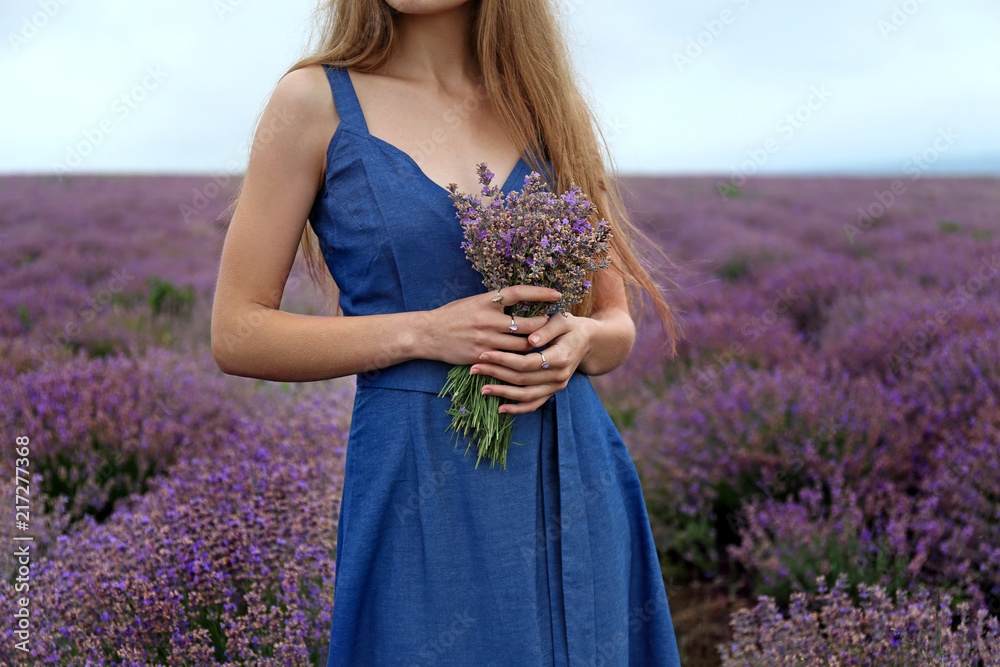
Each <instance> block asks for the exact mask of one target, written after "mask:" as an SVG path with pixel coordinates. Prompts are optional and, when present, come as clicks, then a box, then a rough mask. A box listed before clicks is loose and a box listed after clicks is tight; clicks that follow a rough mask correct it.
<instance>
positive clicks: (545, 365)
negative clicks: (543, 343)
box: [538, 352, 549, 368]
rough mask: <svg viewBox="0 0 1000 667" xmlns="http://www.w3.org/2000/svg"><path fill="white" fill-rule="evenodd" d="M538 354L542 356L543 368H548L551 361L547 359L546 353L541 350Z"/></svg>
mask: <svg viewBox="0 0 1000 667" xmlns="http://www.w3.org/2000/svg"><path fill="white" fill-rule="evenodd" d="M538 354H540V355H541V356H542V368H548V367H549V362H547V361H545V354H544V353H543V352H539V353H538Z"/></svg>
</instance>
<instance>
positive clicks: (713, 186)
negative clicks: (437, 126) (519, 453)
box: [0, 176, 1000, 667]
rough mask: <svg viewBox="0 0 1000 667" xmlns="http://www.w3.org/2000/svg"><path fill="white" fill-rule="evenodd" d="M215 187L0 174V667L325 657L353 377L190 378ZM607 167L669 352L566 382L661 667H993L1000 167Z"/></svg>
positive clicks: (223, 188) (215, 231) (638, 356)
mask: <svg viewBox="0 0 1000 667" xmlns="http://www.w3.org/2000/svg"><path fill="white" fill-rule="evenodd" d="M235 186H236V182H235V181H234V180H233V179H229V178H225V177H216V178H213V177H210V176H206V177H203V178H198V177H185V178H181V177H116V176H80V177H72V178H65V179H63V180H62V181H60V180H58V179H55V178H46V177H6V178H0V284H2V292H0V293H2V299H3V307H2V308H0V333H2V338H0V395H2V396H3V402H2V405H3V407H2V411H0V420H2V426H3V434H4V438H5V442H6V451H7V455H6V456H4V457H3V466H4V468H3V470H4V479H5V480H7V486H8V488H7V491H6V492H5V494H4V495H5V497H6V498H8V499H9V500H8V501H7V505H6V509H5V512H6V515H7V517H8V518H6V519H5V520H4V522H3V524H2V525H3V532H2V539H3V548H2V549H0V571H2V574H3V582H2V583H0V613H2V616H3V622H2V625H0V637H2V642H0V664H4V665H6V664H12V665H13V664H37V665H55V664H58V665H71V666H76V665H79V666H84V665H193V666H194V665H209V664H240V665H274V666H277V665H281V666H287V665H303V666H307V665H322V664H325V659H326V651H327V640H328V634H329V623H330V609H331V606H332V604H333V597H332V591H333V581H334V576H335V566H336V563H335V562H334V561H335V554H336V544H335V538H336V517H337V511H338V503H339V497H340V480H341V479H342V475H343V459H344V452H345V444H346V436H347V429H348V427H349V420H350V409H351V400H352V397H353V390H352V385H351V382H350V379H349V378H341V379H337V380H331V381H329V382H317V383H306V384H287V383H271V382H262V381H257V380H251V379H246V378H235V377H230V376H226V375H224V374H222V373H221V372H220V371H219V370H218V369H217V368H216V366H215V363H214V362H213V360H212V355H211V352H210V347H209V342H210V341H209V324H210V319H209V317H210V312H211V304H212V290H213V287H214V282H215V278H216V274H217V270H218V260H219V254H220V252H221V248H222V242H223V239H224V235H225V229H226V224H227V220H226V218H225V212H224V211H225V208H226V206H227V204H228V203H229V197H230V196H231V194H232V192H233V191H234V189H235ZM626 187H627V188H628V190H629V194H628V199H627V200H628V204H629V208H630V210H631V211H632V213H633V216H634V217H635V219H636V220H637V221H638V222H640V223H641V224H642V225H643V227H644V228H645V229H646V230H647V231H648V232H649V234H650V235H651V236H652V237H653V238H654V239H655V240H656V241H657V243H658V244H659V245H660V246H661V247H662V248H663V249H664V250H665V251H666V252H667V253H668V254H669V256H670V257H671V258H672V259H673V261H674V262H676V263H677V264H678V265H679V266H680V268H681V269H682V271H680V272H674V273H671V274H670V276H671V277H672V278H673V279H674V280H675V281H677V283H678V284H679V286H678V287H676V288H672V289H671V291H670V293H669V297H670V300H671V303H672V304H673V305H674V307H675V309H676V311H677V313H678V316H679V319H680V324H681V327H682V329H683V335H684V339H683V340H682V342H681V344H680V345H679V354H678V356H677V357H675V358H673V359H666V358H665V357H664V356H663V354H662V351H661V349H660V348H659V346H658V344H657V341H656V340H655V334H656V333H657V329H656V328H655V324H654V323H653V322H652V318H651V317H650V318H649V321H648V322H647V324H646V325H644V326H643V327H641V329H640V335H639V340H638V342H637V345H636V348H635V349H634V350H633V353H632V355H631V357H630V358H629V360H628V362H627V363H626V364H625V365H624V366H623V367H621V368H620V369H618V370H616V371H614V372H613V373H610V374H608V375H605V376H600V377H595V378H593V381H594V384H595V387H597V389H598V391H599V393H600V395H601V397H602V399H603V400H604V403H605V405H606V406H607V408H608V410H609V412H610V413H611V414H612V416H613V417H614V419H615V421H616V423H617V424H618V425H619V428H620V429H621V431H622V434H623V437H624V439H625V442H626V444H627V446H628V448H629V450H630V452H631V453H632V456H633V459H634V460H635V463H636V467H637V468H638V470H639V474H640V477H641V479H642V482H643V488H644V492H645V494H646V500H647V503H648V509H649V515H650V521H651V523H652V527H653V531H654V536H655V538H656V542H657V547H658V549H659V551H660V556H661V565H662V569H663V576H664V580H665V583H666V586H667V592H668V596H669V598H670V603H671V612H672V614H673V617H674V622H675V624H676V628H677V636H678V642H679V644H680V646H681V652H682V661H683V664H684V665H685V666H686V667H692V666H697V665H724V666H725V667H737V666H740V667H742V666H744V665H752V666H758V665H759V666H765V665H768V666H770V665H956V666H966V665H982V666H984V667H988V666H992V665H1000V628H998V621H997V618H998V617H1000V457H998V452H1000V338H998V333H997V332H998V330H1000V179H933V178H928V177H924V178H919V179H916V180H911V179H910V178H905V179H902V180H900V181H896V182H894V181H893V179H891V178H884V179H819V178H816V179H791V178H789V179H772V178H754V179H751V180H749V181H748V182H746V183H745V184H744V185H743V186H742V188H736V187H734V186H733V185H732V184H730V183H726V182H721V181H717V180H715V179H712V178H707V177H706V178H664V179H653V178H638V177H634V178H631V179H628V180H627V181H626ZM456 224H457V223H456ZM326 307H327V306H326V304H325V302H324V298H323V295H322V294H319V293H318V292H317V291H316V290H315V289H314V288H313V287H312V285H311V284H310V283H309V281H308V278H307V276H306V272H305V267H304V263H303V262H302V261H301V258H299V259H297V260H296V265H295V267H293V271H292V275H291V277H290V279H289V284H288V287H287V288H286V291H285V294H284V298H283V302H282V308H283V309H284V310H288V311H292V312H299V313H306V314H317V315H319V314H326V313H327V312H328V311H327V310H326ZM251 330H252V329H250V328H248V335H249V332H250V331H251ZM26 439H27V440H26ZM26 443H27V444H26ZM17 468H20V469H21V472H18V471H17V470H16V469H17ZM28 483H30V495H29V497H28V498H27V500H25V499H24V498H23V496H22V497H21V499H20V500H18V501H16V502H17V504H19V505H26V504H27V505H28V507H27V508H25V507H20V508H15V500H14V498H15V489H14V487H15V486H17V485H21V486H23V485H26V484H28ZM17 509H20V511H21V512H24V511H25V510H26V509H28V510H29V513H30V517H29V518H28V519H27V520H25V521H24V523H23V524H18V523H15V511H16V510H17ZM17 520H18V521H21V520H24V517H23V516H21V517H18V518H17ZM26 536H30V537H32V538H33V541H32V542H30V543H28V542H23V541H16V538H18V537H26ZM27 544H30V558H25V557H24V556H23V553H24V552H23V551H21V549H22V548H23V547H24V546H25V545H27ZM26 560H27V561H30V565H24V563H25V561H26ZM25 641H27V644H21V646H22V647H27V648H29V651H28V652H23V651H21V650H19V649H18V648H17V647H18V644H19V642H25ZM595 664H601V661H600V659H598V660H597V661H596V663H595Z"/></svg>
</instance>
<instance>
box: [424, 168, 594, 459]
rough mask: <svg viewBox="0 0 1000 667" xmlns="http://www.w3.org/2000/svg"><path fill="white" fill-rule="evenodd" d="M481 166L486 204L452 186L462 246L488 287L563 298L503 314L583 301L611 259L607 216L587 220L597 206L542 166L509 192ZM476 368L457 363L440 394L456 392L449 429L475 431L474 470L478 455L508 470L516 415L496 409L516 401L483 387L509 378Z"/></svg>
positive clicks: (552, 309)
mask: <svg viewBox="0 0 1000 667" xmlns="http://www.w3.org/2000/svg"><path fill="white" fill-rule="evenodd" d="M478 172H479V182H480V183H482V185H483V189H482V195H483V196H485V197H491V198H492V200H491V201H490V203H489V204H488V205H486V206H484V205H483V204H482V201H480V199H479V197H474V196H471V195H467V194H464V193H459V192H457V190H458V186H456V185H455V184H454V183H451V184H449V186H448V190H449V191H450V192H451V195H450V196H451V199H452V201H453V202H454V204H455V208H456V209H457V213H456V217H458V219H459V220H460V221H461V223H462V228H463V229H464V232H465V241H464V242H463V243H462V248H463V249H464V250H465V256H466V257H468V258H469V260H470V261H471V262H472V264H473V266H474V267H475V269H476V270H477V271H478V272H479V273H480V274H481V275H482V276H483V285H485V286H486V287H487V289H489V290H498V289H500V288H502V287H505V286H510V285H536V286H540V287H549V288H552V289H555V290H557V291H559V292H560V293H561V295H562V296H561V298H560V299H559V300H558V301H555V302H550V301H545V302H520V303H517V304H514V305H512V306H507V307H505V308H504V313H505V314H507V315H518V316H520V317H535V316H536V315H542V314H544V315H553V314H554V313H557V312H558V313H561V314H562V315H564V316H565V315H567V311H568V309H569V307H570V306H572V305H573V304H575V303H579V302H580V301H581V300H582V299H583V297H584V295H585V294H586V293H587V290H589V289H590V281H589V280H587V277H588V276H589V275H590V273H591V272H592V271H596V270H598V269H602V268H605V267H607V266H608V265H609V264H610V260H609V259H608V252H609V250H610V245H609V241H610V239H611V229H610V225H608V223H607V222H606V221H605V220H600V221H599V222H598V223H597V224H596V225H595V224H593V223H591V222H590V221H589V220H588V218H589V217H590V216H591V215H592V214H594V213H596V211H597V208H596V207H595V206H594V204H593V203H591V202H590V201H589V200H588V199H587V196H586V195H585V194H583V193H582V192H580V189H579V188H577V187H576V186H575V185H573V184H572V183H570V189H569V191H568V192H566V193H564V194H562V195H559V196H556V195H554V194H553V193H552V191H551V190H549V189H548V187H547V186H546V185H545V183H544V181H543V180H542V178H541V176H540V175H539V174H538V172H532V173H531V174H530V175H529V176H526V177H525V179H524V188H523V190H522V191H521V192H518V191H511V192H509V193H507V194H506V195H504V194H502V193H501V192H500V189H499V188H497V187H495V186H491V185H490V183H491V182H492V180H493V176H494V174H493V173H492V172H491V171H490V170H489V169H487V167H486V163H485V162H484V163H481V164H479V166H478ZM471 368H472V366H454V367H452V369H451V370H450V371H449V372H448V380H447V382H445V386H444V388H443V389H442V390H441V392H440V393H439V394H438V396H442V397H443V396H448V395H450V396H451V406H450V408H449V409H448V414H449V415H451V418H452V419H451V425H450V426H449V427H448V428H447V429H445V431H446V432H447V431H449V430H452V429H454V432H455V434H457V433H462V434H464V435H470V433H471V436H470V443H469V446H470V447H471V446H472V440H474V441H475V442H476V445H477V447H478V449H479V457H478V458H477V459H476V467H477V468H478V467H479V461H481V460H482V459H483V458H484V457H487V458H489V459H490V467H491V468H492V467H493V466H494V465H495V464H496V462H497V461H500V462H501V464H502V465H503V467H504V469H506V467H507V448H508V446H509V445H510V440H511V432H512V429H513V418H514V415H512V414H509V413H502V412H499V407H500V405H502V404H504V403H510V402H512V401H510V400H509V399H507V398H505V397H503V396H496V395H488V396H484V395H483V394H482V388H483V387H484V386H485V385H487V384H510V383H508V382H504V381H502V380H499V379H497V378H492V377H490V376H488V375H471V374H470V373H469V371H470V369H471ZM453 435H454V434H453ZM516 444H522V445H523V444H527V443H516ZM468 451H469V450H468V448H466V453H468Z"/></svg>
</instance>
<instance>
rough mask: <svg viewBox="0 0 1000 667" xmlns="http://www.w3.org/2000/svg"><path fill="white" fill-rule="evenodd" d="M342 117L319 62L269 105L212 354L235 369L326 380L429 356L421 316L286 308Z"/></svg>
mask: <svg viewBox="0 0 1000 667" xmlns="http://www.w3.org/2000/svg"><path fill="white" fill-rule="evenodd" d="M338 122H339V116H338V115H337V111H336V108H335V106H334V103H333V96H332V95H331V94H330V92H329V85H328V84H327V82H326V77H325V73H324V72H323V71H322V69H321V68H318V67H306V68H302V69H299V70H296V71H293V72H290V73H288V74H287V75H286V76H284V77H283V78H282V79H281V80H280V81H279V82H278V85H277V86H276V87H275V90H274V93H273V94H272V96H271V98H270V100H269V101H268V103H267V105H266V107H265V109H264V112H263V115H262V116H261V120H260V124H259V126H258V128H257V132H256V134H255V136H254V140H253V144H252V147H251V151H250V158H249V162H248V164H247V170H246V175H245V177H244V183H243V191H242V194H241V196H240V199H239V202H238V204H237V207H236V210H235V212H234V214H233V219H232V222H231V223H230V225H229V230H228V232H227V234H226V240H225V244H224V246H223V249H222V258H221V263H220V267H219V278H218V283H217V286H216V290H215V300H214V303H213V307H212V333H211V336H212V353H213V355H214V357H215V361H216V363H217V364H218V366H219V368H220V369H221V370H222V371H223V372H225V373H228V374H231V375H241V376H245V377H255V378H260V379H264V380H274V381H291V382H303V381H313V380H325V379H329V378H334V377H340V376H344V375H350V374H353V373H359V372H364V371H367V370H371V369H374V368H379V367H385V366H389V365H392V364H394V363H399V362H402V361H406V360H409V359H412V358H415V356H416V355H417V354H419V353H420V351H419V350H418V348H417V337H416V336H415V335H414V331H415V329H416V328H417V324H418V322H417V321H416V317H417V314H416V313H394V314H387V315H371V316H363V317H321V316H311V315H299V314H295V313H287V312H283V311H281V310H279V306H280V305H281V295H282V293H283V292H284V287H285V281H286V280H287V279H288V274H289V271H290V270H291V267H292V262H293V261H294V259H295V253H296V251H297V249H298V244H299V239H300V237H301V235H302V230H303V227H304V225H305V221H306V219H307V218H308V215H309V209H310V208H311V206H312V203H313V200H314V199H315V196H316V192H317V189H318V188H319V187H320V185H321V183H322V178H323V174H324V170H325V165H326V148H327V146H328V144H329V141H330V138H331V137H332V136H333V132H334V130H335V129H336V126H337V123H338Z"/></svg>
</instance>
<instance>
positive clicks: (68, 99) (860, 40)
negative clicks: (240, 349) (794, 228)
mask: <svg viewBox="0 0 1000 667" xmlns="http://www.w3.org/2000/svg"><path fill="white" fill-rule="evenodd" d="M314 4H315V3H314V1H313V0H285V1H284V2H280V3H279V2H265V1H264V0H173V1H172V2H169V3H165V2H127V1H125V0H89V1H84V0H4V2H3V4H2V7H0V28H2V31H0V32H2V36H3V42H2V43H0V90H2V91H3V100H4V101H3V102H2V103H0V123H2V124H3V127H4V128H5V130H6V131H5V132H3V134H2V136H0V172H3V173H14V172H61V171H76V172H95V171H100V172H220V171H237V170H242V168H243V166H244V165H245V161H246V152H245V147H246V144H247V141H248V139H249V138H250V133H251V130H252V124H253V121H254V119H255V118H256V116H257V114H258V112H259V111H260V109H261V107H262V105H263V104H264V102H265V101H266V99H267V97H268V95H269V94H270V92H271V90H272V89H273V86H274V84H275V83H276V81H277V78H278V77H279V76H280V75H281V73H282V72H284V70H285V69H287V67H288V66H289V65H290V64H291V63H292V62H293V61H294V60H295V59H296V58H297V57H298V56H299V55H300V54H301V52H302V51H303V49H304V48H305V47H306V45H307V42H308V39H309V34H310V29H311V14H312V10H313V7H314ZM560 4H561V7H562V8H563V13H564V15H565V19H566V22H567V25H568V26H569V28H570V30H569V31H568V35H569V37H570V41H571V46H572V48H573V51H574V53H575V55H576V58H577V60H576V62H577V67H578V70H579V74H580V76H581V79H582V81H583V84H584V89H585V92H586V93H587V94H588V96H589V97H590V98H591V100H592V101H593V103H594V104H595V109H596V111H597V113H598V116H599V117H600V119H601V121H602V128H603V130H604V133H605V136H606V137H607V139H608V140H609V142H610V144H611V149H612V152H613V155H614V158H615V163H616V165H617V167H618V168H619V169H620V170H621V171H622V172H623V173H640V172H641V173H716V174H727V175H728V174H738V173H743V174H747V175H749V174H752V173H893V172H903V171H904V170H905V169H906V168H907V167H908V166H909V167H912V164H913V162H912V160H914V159H915V158H916V159H919V160H921V161H922V162H921V163H922V164H923V165H924V167H925V168H926V169H927V170H928V171H935V172H957V171H964V172H969V171H974V172H983V173H1000V123H998V122H997V119H998V118H1000V40H997V39H996V36H997V35H1000V2H998V1H997V0H948V1H947V2H945V1H944V0H840V1H839V2H822V3H818V2H817V3H813V2H810V3H805V2H802V0H798V1H797V2H796V1H793V0H713V1H710V2H697V3H696V2H679V1H677V0H659V1H657V0H614V1H613V2H612V1H611V0H604V1H598V0H561V3H560ZM921 156H923V157H921Z"/></svg>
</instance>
